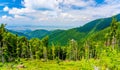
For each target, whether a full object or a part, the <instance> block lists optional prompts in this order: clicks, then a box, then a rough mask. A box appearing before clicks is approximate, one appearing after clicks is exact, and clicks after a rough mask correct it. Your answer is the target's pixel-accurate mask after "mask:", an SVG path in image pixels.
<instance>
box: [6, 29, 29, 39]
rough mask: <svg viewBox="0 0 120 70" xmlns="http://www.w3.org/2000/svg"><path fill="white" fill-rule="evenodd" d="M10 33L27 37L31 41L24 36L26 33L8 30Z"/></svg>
mask: <svg viewBox="0 0 120 70" xmlns="http://www.w3.org/2000/svg"><path fill="white" fill-rule="evenodd" d="M7 31H8V32H10V33H12V34H16V35H18V36H25V37H27V38H28V39H30V36H28V35H26V34H24V33H21V32H17V31H13V30H7Z"/></svg>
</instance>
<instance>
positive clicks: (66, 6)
mask: <svg viewBox="0 0 120 70" xmlns="http://www.w3.org/2000/svg"><path fill="white" fill-rule="evenodd" d="M105 2H106V3H107V4H101V5H100V6H97V7H95V5H96V2H95V1H94V0H87V1H84V0H24V1H23V2H22V4H23V6H24V8H16V7H14V8H12V9H10V8H8V7H7V6H6V7H4V9H3V10H4V11H8V12H9V14H11V15H13V16H14V17H13V18H12V20H14V23H15V22H17V23H21V24H22V23H23V24H24V23H29V24H40V25H65V26H69V25H70V26H72V25H73V26H79V25H83V24H85V23H86V22H89V21H91V20H94V19H97V18H104V17H110V16H112V15H116V14H118V13H120V4H119V3H120V1H119V0H105ZM61 4H62V5H61ZM73 5H74V6H78V7H83V9H78V10H75V9H71V7H72V6H73ZM8 17H9V16H6V15H5V16H2V18H3V19H6V18H8ZM9 18H10V17H9ZM18 21H19V22H18ZM17 23H16V24H17Z"/></svg>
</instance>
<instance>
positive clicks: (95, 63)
mask: <svg viewBox="0 0 120 70" xmlns="http://www.w3.org/2000/svg"><path fill="white" fill-rule="evenodd" d="M102 61H103V60H102ZM105 61H106V60H105ZM20 63H23V65H24V66H25V68H19V69H18V68H17V66H18V65H20ZM106 64H108V65H105V63H104V61H103V62H102V63H101V61H100V60H94V59H90V60H85V59H82V60H81V61H60V63H59V64H58V63H57V61H56V60H48V61H47V62H42V61H41V60H30V59H29V60H25V59H21V62H19V63H15V62H11V63H5V64H2V63H0V70H95V69H98V68H99V69H100V70H106V68H108V67H106V66H109V65H110V63H109V61H108V62H107V63H106ZM114 69H115V68H114ZM119 69H120V65H118V67H116V69H115V70H119Z"/></svg>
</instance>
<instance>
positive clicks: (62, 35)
mask: <svg viewBox="0 0 120 70" xmlns="http://www.w3.org/2000/svg"><path fill="white" fill-rule="evenodd" d="M114 17H115V18H116V19H117V21H120V14H118V15H115V16H114ZM111 21H112V17H109V18H102V19H96V20H94V21H91V22H88V23H87V24H85V25H83V26H81V27H78V28H73V29H69V30H53V31H47V30H35V31H29V32H23V34H24V35H23V36H26V37H27V38H29V39H31V38H40V39H42V38H43V37H45V36H49V38H50V39H49V44H50V45H51V44H52V43H54V44H61V45H66V43H68V41H69V40H71V39H75V40H77V41H79V42H83V41H85V40H86V39H87V38H88V37H89V36H91V35H92V34H94V33H96V32H99V31H101V30H104V29H105V28H108V27H109V26H110V23H111ZM15 34H16V33H15ZM17 34H18V35H19V32H18V33H17Z"/></svg>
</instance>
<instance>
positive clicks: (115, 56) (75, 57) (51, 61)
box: [0, 17, 120, 70]
mask: <svg viewBox="0 0 120 70" xmlns="http://www.w3.org/2000/svg"><path fill="white" fill-rule="evenodd" d="M98 20H99V21H98ZM98 20H95V21H92V22H91V23H92V25H94V26H92V25H89V23H88V24H86V25H84V26H83V27H80V28H73V29H70V30H67V31H62V30H56V31H52V33H50V32H45V33H44V36H42V37H39V38H37V37H33V38H27V37H26V36H18V35H17V34H14V33H12V32H10V31H9V30H8V29H6V28H5V26H7V25H5V24H1V25H0V70H16V69H18V70H120V22H119V19H117V18H116V17H112V19H111V21H110V22H107V20H106V22H105V20H104V19H98ZM103 20H104V23H106V24H107V25H106V24H103V25H102V24H101V23H102V22H103ZM109 20H110V19H109ZM96 22H97V23H96ZM100 25H101V26H100ZM84 28H85V29H86V30H85V29H84ZM87 28H89V29H87ZM43 32H44V31H43ZM39 34H40V33H39ZM41 34H42V32H41ZM45 34H46V35H45ZM57 34H59V35H57ZM67 34H68V35H67ZM51 38H52V39H51ZM54 38H55V39H54ZM63 38H64V39H63ZM56 40H57V41H56Z"/></svg>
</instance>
